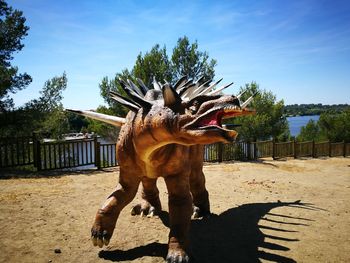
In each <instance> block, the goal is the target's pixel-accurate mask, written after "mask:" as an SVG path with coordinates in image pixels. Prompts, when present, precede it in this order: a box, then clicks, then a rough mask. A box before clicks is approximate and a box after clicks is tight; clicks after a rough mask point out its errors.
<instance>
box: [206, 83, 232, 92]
mask: <svg viewBox="0 0 350 263" xmlns="http://www.w3.org/2000/svg"><path fill="white" fill-rule="evenodd" d="M232 84H233V82H231V83H230V84H228V85H226V86H224V87H222V88H220V89H217V90H214V91H212V92H210V93H209V94H208V95H216V94H218V93H219V92H220V91H223V90H224V89H226V88H228V87H230V86H231V85H232Z"/></svg>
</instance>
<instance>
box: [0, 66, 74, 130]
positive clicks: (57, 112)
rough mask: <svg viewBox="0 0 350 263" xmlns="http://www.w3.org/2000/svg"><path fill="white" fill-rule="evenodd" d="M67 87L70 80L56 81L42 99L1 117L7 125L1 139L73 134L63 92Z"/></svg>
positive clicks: (46, 87)
mask: <svg viewBox="0 0 350 263" xmlns="http://www.w3.org/2000/svg"><path fill="white" fill-rule="evenodd" d="M66 87H67V77H66V74H65V73H63V74H62V76H58V77H54V78H52V79H51V80H48V81H46V82H45V84H44V87H43V89H42V90H41V91H40V95H41V96H40V97H39V98H38V99H33V100H31V101H29V102H27V103H26V104H25V105H24V106H22V107H20V108H18V109H16V110H14V111H10V112H3V113H0V121H1V123H2V124H3V125H2V127H1V129H0V135H1V136H13V135H30V134H31V133H32V132H39V133H42V134H47V135H50V136H54V137H57V136H59V135H61V134H62V133H63V132H67V131H69V123H68V119H67V116H66V115H65V114H64V111H63V106H62V103H61V100H62V98H63V97H62V92H63V91H64V90H65V89H66Z"/></svg>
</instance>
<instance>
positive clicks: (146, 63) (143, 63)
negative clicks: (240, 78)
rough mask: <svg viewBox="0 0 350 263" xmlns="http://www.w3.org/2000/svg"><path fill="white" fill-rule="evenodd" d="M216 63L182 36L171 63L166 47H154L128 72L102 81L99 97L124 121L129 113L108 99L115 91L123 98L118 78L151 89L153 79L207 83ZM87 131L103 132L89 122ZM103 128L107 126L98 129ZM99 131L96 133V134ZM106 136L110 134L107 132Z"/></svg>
mask: <svg viewBox="0 0 350 263" xmlns="http://www.w3.org/2000/svg"><path fill="white" fill-rule="evenodd" d="M215 66H216V60H214V59H211V60H209V55H208V53H207V52H202V51H199V50H198V43H197V41H195V42H194V43H192V44H191V43H190V42H189V40H188V38H187V37H186V36H184V37H183V38H179V39H178V42H177V45H176V47H175V48H174V49H173V53H172V55H171V59H169V56H168V55H167V52H166V47H165V46H163V47H162V48H161V47H160V45H159V44H156V45H154V46H153V47H152V49H151V50H150V51H149V52H145V53H144V54H143V53H142V52H140V53H139V55H138V56H137V58H136V61H135V64H134V66H133V68H132V69H131V70H129V69H124V70H122V71H121V72H119V73H116V75H115V77H114V78H113V79H109V78H108V77H104V78H103V79H102V81H101V83H100V85H99V87H100V94H101V96H102V97H103V99H104V101H105V102H106V103H107V104H108V106H109V108H108V111H109V114H112V115H116V116H121V117H124V116H125V115H126V114H127V112H128V109H126V108H125V107H123V106H121V105H120V104H119V103H117V102H115V101H114V100H112V99H111V98H110V96H109V92H110V91H118V93H120V94H123V95H125V93H124V91H123V89H122V88H121V86H120V83H119V78H122V79H124V80H126V79H130V80H132V81H134V82H135V83H136V78H139V79H141V80H142V81H143V83H145V85H147V86H148V87H150V88H152V83H153V78H156V80H157V81H160V82H163V83H164V82H165V81H166V82H169V83H173V82H175V81H176V80H177V79H178V78H179V77H180V76H183V75H187V76H188V77H189V78H193V79H198V78H199V77H201V76H202V75H204V76H205V78H206V79H212V78H214V75H215V73H214V72H215V71H214V67H215ZM98 110H100V111H102V112H105V111H106V110H107V108H105V107H101V106H100V107H99V108H98ZM89 123H90V126H89V129H91V130H93V131H95V132H99V133H100V132H101V130H102V129H100V127H99V126H98V125H97V124H96V122H95V121H89ZM101 127H106V126H101ZM95 128H98V130H95ZM107 133H109V132H107Z"/></svg>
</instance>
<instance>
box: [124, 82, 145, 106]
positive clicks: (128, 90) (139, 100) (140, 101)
mask: <svg viewBox="0 0 350 263" xmlns="http://www.w3.org/2000/svg"><path fill="white" fill-rule="evenodd" d="M120 84H121V86H122V88H123V90H124V91H125V92H126V94H128V96H129V97H130V98H131V99H132V100H133V101H134V102H136V103H137V104H139V105H140V106H141V107H142V108H145V109H149V108H151V107H152V104H151V103H150V102H148V101H146V100H144V99H143V97H141V96H140V95H139V94H137V93H136V92H135V91H133V90H132V89H131V88H130V87H128V86H127V85H125V82H124V81H121V82H120Z"/></svg>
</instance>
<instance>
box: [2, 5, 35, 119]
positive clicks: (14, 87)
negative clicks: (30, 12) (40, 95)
mask: <svg viewBox="0 0 350 263" xmlns="http://www.w3.org/2000/svg"><path fill="white" fill-rule="evenodd" d="M25 22H26V19H25V17H24V16H23V13H22V12H21V11H19V10H13V8H12V7H10V6H8V5H7V3H6V2H5V1H3V0H0V113H1V112H6V111H9V110H11V109H13V107H14V104H13V100H12V99H11V98H10V94H11V93H15V92H17V91H19V90H21V89H23V88H25V87H26V86H28V85H29V83H30V82H31V81H32V78H31V77H30V76H29V75H28V74H27V73H22V74H20V73H18V68H17V67H16V66H13V65H11V60H13V54H14V53H16V52H18V51H20V50H22V48H23V47H24V44H23V43H22V40H23V39H24V37H25V36H27V31H28V30H29V27H28V26H26V25H25Z"/></svg>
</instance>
